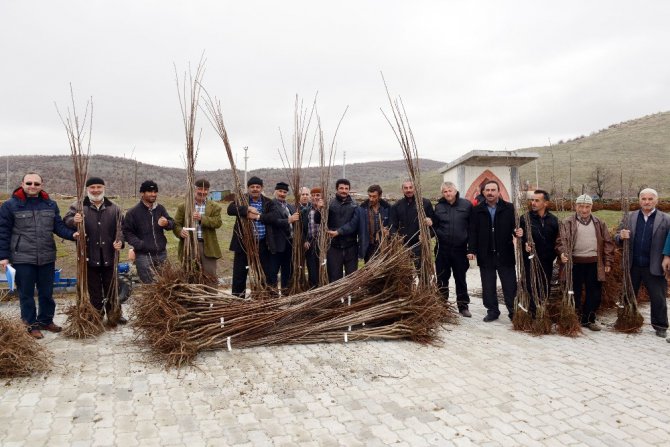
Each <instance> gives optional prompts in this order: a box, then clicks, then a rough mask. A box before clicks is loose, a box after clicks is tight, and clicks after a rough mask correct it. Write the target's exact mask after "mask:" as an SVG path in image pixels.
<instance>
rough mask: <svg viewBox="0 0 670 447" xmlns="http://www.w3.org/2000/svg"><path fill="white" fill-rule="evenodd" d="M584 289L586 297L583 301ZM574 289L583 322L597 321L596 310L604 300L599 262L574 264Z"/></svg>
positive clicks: (576, 303) (577, 308)
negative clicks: (599, 276)
mask: <svg viewBox="0 0 670 447" xmlns="http://www.w3.org/2000/svg"><path fill="white" fill-rule="evenodd" d="M582 289H586V299H585V300H584V303H582ZM572 290H573V291H574V292H575V309H576V310H577V313H580V311H581V315H582V324H587V323H595V321H596V312H597V311H598V308H599V307H600V302H601V301H602V290H603V285H602V283H601V282H600V281H598V263H597V262H590V263H588V264H573V266H572Z"/></svg>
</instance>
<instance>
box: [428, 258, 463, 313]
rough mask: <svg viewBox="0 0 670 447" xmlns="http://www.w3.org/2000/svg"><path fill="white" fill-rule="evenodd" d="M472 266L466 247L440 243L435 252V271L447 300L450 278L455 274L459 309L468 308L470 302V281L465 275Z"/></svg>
mask: <svg viewBox="0 0 670 447" xmlns="http://www.w3.org/2000/svg"><path fill="white" fill-rule="evenodd" d="M469 268H470V262H469V261H468V253H467V250H466V248H465V247H447V246H442V245H440V249H439V250H438V251H437V253H436V254H435V271H436V272H437V286H438V287H439V289H440V293H442V296H443V297H444V299H445V300H448V299H449V279H451V275H452V273H453V275H454V282H455V283H456V303H457V304H458V310H462V309H467V308H468V304H470V296H469V295H468V283H467V282H466V281H465V276H466V274H467V272H468V269H469Z"/></svg>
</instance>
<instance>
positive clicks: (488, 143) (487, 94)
mask: <svg viewBox="0 0 670 447" xmlns="http://www.w3.org/2000/svg"><path fill="white" fill-rule="evenodd" d="M669 18H670V2H668V1H640V2H632V1H600V2H596V1H583V0H580V1H562V2H543V1H518V2H514V1H504V2H503V1H467V2H466V1H461V2H456V1H402V2H400V1H381V0H380V1H364V0H356V1H342V0H339V1H328V2H325V1H315V0H311V1H265V2H262V1H249V0H246V1H235V2H233V1H222V0H218V1H214V0H212V1H196V0H190V1H171V0H161V1H137V0H134V1H125V0H115V1H107V2H103V1H92V0H88V1H67V0H62V1H51V0H48V1H47V0H45V1H30V0H22V1H18V0H3V1H2V2H0V49H1V50H2V51H1V52H0V55H1V56H0V57H1V58H2V59H1V60H2V62H1V64H2V65H1V66H2V69H1V70H0V92H1V93H0V154H2V155H11V154H68V153H69V149H68V146H67V139H66V135H65V132H64V130H63V128H62V125H61V124H60V121H59V118H58V115H57V114H56V111H55V107H54V102H56V103H58V105H59V106H60V107H62V108H66V107H67V105H68V101H69V84H70V83H72V85H73V87H74V91H75V95H76V97H77V103H78V105H79V106H80V107H81V108H82V110H83V106H84V104H85V100H86V98H87V97H89V96H92V97H93V102H94V121H93V140H92V152H93V153H94V154H108V155H118V156H123V155H124V154H125V156H130V154H131V152H133V150H134V156H135V157H136V158H137V159H138V160H139V161H142V162H146V163H152V164H158V165H163V166H175V167H180V166H182V154H183V152H184V141H185V137H184V133H183V126H182V121H181V114H180V109H179V103H178V97H177V89H176V85H175V72H174V66H173V64H176V66H177V69H178V71H179V73H180V75H181V74H183V72H184V70H187V69H188V64H189V63H190V64H191V66H192V67H195V66H196V65H197V63H198V60H199V59H200V55H201V54H202V53H203V51H204V52H205V57H206V72H205V75H204V79H203V84H204V86H205V88H206V89H207V90H208V91H209V92H210V93H211V94H213V95H216V96H217V97H219V98H220V100H221V103H222V108H223V113H224V119H225V122H226V126H227V128H228V132H229V134H230V140H231V143H232V145H233V147H234V148H236V149H237V150H239V163H240V164H241V163H242V157H243V151H242V147H244V146H248V147H249V156H250V159H249V166H250V168H259V167H266V166H275V167H280V166H281V161H280V159H279V156H278V154H277V149H278V148H279V147H280V146H281V141H280V138H279V132H278V128H280V127H281V129H282V132H283V133H284V136H285V138H286V137H288V140H289V141H287V144H290V135H291V134H292V132H293V129H292V123H293V104H294V98H295V95H296V94H298V95H300V96H301V97H302V98H304V99H305V102H306V103H308V104H309V103H311V102H312V99H313V97H314V94H315V92H316V91H318V92H319V94H318V109H319V112H320V115H321V120H322V124H323V128H324V132H325V135H326V139H328V140H330V138H331V137H332V133H333V131H334V129H335V126H336V124H337V121H338V119H339V116H340V115H341V114H342V112H343V111H344V109H345V107H346V106H349V111H348V113H347V116H346V117H345V119H344V122H343V123H342V126H341V128H340V132H339V135H338V139H337V149H338V156H337V159H338V162H341V160H342V152H343V151H346V158H347V162H358V161H371V160H384V159H399V158H401V157H402V155H401V152H400V149H399V147H398V145H397V142H396V141H395V139H394V136H393V134H392V132H391V130H390V128H389V127H388V124H387V123H386V121H385V120H384V118H383V116H382V114H381V112H380V110H379V109H380V107H383V108H384V109H385V110H388V103H387V100H386V96H385V92H384V87H383V84H382V81H381V77H380V71H383V73H384V76H385V77H386V80H387V82H388V84H389V87H390V89H391V93H392V94H393V95H400V96H401V97H402V99H403V102H404V104H405V107H406V110H407V113H408V115H409V118H410V122H411V124H412V130H413V132H414V136H415V139H416V141H417V145H418V148H419V154H420V155H421V156H422V157H427V158H432V159H436V160H441V161H445V162H446V161H450V160H453V159H455V158H457V157H459V156H460V155H462V154H464V153H465V152H467V151H470V150H473V149H492V150H504V149H508V150H511V149H518V148H523V147H529V146H538V145H546V144H547V142H548V139H549V138H551V140H552V141H553V142H556V141H558V140H559V139H567V138H572V137H575V136H579V135H582V134H587V135H588V134H589V133H590V132H591V131H594V130H599V129H601V128H604V127H606V126H608V125H610V124H612V123H617V122H620V121H625V120H628V119H631V118H636V117H639V116H643V115H646V114H650V113H656V112H659V111H667V110H669V109H670V107H669V106H668V104H670V88H668V81H669V80H670V63H668V55H670V26H668V19H669ZM198 127H199V128H202V141H201V144H200V155H199V159H198V163H197V168H199V169H206V170H210V169H219V168H228V167H229V166H228V162H227V159H226V157H225V153H224V150H223V146H222V144H221V142H220V140H218V137H216V135H215V133H214V131H213V129H212V128H211V126H210V124H209V122H208V121H207V119H206V118H205V116H204V114H202V113H201V114H200V115H199V117H198ZM312 164H314V162H313V163H312Z"/></svg>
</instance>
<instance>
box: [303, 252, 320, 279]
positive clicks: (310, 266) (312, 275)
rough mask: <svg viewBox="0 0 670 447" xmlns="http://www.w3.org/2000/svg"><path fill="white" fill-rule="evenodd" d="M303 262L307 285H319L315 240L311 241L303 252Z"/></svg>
mask: <svg viewBox="0 0 670 447" xmlns="http://www.w3.org/2000/svg"><path fill="white" fill-rule="evenodd" d="M305 264H306V265H307V281H308V282H309V287H311V288H314V287H317V286H318V285H319V247H318V245H317V243H316V242H313V243H311V244H310V245H309V249H307V251H306V252H305Z"/></svg>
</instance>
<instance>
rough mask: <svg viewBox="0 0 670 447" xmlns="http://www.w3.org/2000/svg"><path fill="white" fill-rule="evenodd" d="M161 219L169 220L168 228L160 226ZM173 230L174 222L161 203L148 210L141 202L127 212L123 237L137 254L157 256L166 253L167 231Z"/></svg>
mask: <svg viewBox="0 0 670 447" xmlns="http://www.w3.org/2000/svg"><path fill="white" fill-rule="evenodd" d="M161 217H165V218H166V219H167V220H168V224H167V226H165V227H161V226H160V225H158V219H160V218H161ZM173 228H174V220H173V219H172V217H170V215H169V214H168V212H167V210H166V209H165V207H164V206H163V205H161V204H159V203H154V206H153V207H151V208H147V206H146V205H145V204H144V202H142V201H140V202H139V203H138V204H137V205H135V206H134V207H132V208H131V209H129V210H128V212H126V217H125V218H124V219H123V237H124V239H125V241H126V242H128V243H129V244H130V245H132V247H133V249H134V250H135V253H137V254H150V255H155V254H158V253H162V252H164V251H165V249H166V247H167V238H166V237H165V231H168V230H172V229H173Z"/></svg>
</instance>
